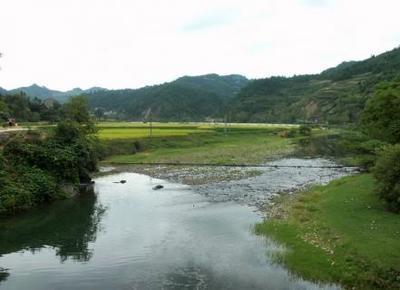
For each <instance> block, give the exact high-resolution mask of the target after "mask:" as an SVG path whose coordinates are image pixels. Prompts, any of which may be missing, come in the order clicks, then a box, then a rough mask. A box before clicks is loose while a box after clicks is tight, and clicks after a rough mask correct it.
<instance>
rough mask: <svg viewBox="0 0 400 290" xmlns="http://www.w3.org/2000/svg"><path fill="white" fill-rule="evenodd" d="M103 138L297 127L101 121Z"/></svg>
mask: <svg viewBox="0 0 400 290" xmlns="http://www.w3.org/2000/svg"><path fill="white" fill-rule="evenodd" d="M97 126H98V128H99V138H100V139H101V140H113V139H135V138H145V137H150V136H151V137H176V136H187V135H190V134H198V133H203V134H204V133H215V132H221V131H224V132H225V128H226V131H227V132H228V133H229V131H235V132H237V131H238V130H240V131H241V132H244V131H249V132H256V131H254V130H260V129H274V128H295V127H297V125H291V124H244V123H234V124H233V123H228V124H226V125H225V124H223V123H193V122H188V123H174V122H171V123H160V122H153V123H152V125H151V127H152V129H150V123H143V122H101V123H98V124H97Z"/></svg>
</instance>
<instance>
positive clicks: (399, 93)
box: [362, 79, 400, 144]
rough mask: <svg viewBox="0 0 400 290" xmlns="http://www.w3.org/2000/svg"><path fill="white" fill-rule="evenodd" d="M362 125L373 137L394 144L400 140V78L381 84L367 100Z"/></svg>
mask: <svg viewBox="0 0 400 290" xmlns="http://www.w3.org/2000/svg"><path fill="white" fill-rule="evenodd" d="M362 125H363V128H364V131H365V132H366V133H367V134H368V135H369V136H371V137H372V138H375V139H379V140H382V141H386V142H389V143H393V144H394V143H398V142H400V79H398V80H396V81H393V82H385V83H383V84H381V85H380V86H379V88H378V89H377V91H376V93H375V94H374V96H373V97H372V98H371V99H370V100H369V101H368V102H367V105H366V107H365V109H364V112H363V114H362Z"/></svg>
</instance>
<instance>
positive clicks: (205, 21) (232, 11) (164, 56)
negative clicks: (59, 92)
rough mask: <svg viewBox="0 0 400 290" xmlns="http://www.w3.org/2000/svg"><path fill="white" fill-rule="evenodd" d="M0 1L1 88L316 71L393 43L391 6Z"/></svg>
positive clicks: (397, 6)
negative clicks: (2, 55) (207, 74)
mask: <svg viewBox="0 0 400 290" xmlns="http://www.w3.org/2000/svg"><path fill="white" fill-rule="evenodd" d="M1 1H2V2H1V12H0V13H1V15H0V16H1V17H0V35H1V38H0V52H3V53H4V57H2V58H0V66H1V68H2V70H1V71H0V86H1V87H5V88H14V87H18V86H24V85H29V84H31V83H38V84H40V85H45V86H47V87H50V88H54V89H70V88H72V87H77V86H80V87H83V88H87V87H92V86H103V87H109V88H125V87H140V86H144V85H151V84H156V83H162V82H165V81H171V80H173V79H175V78H177V77H179V76H182V75H196V74H205V73H219V74H231V73H241V74H244V75H246V76H248V77H250V78H261V77H267V76H271V75H293V74H302V73H317V72H320V71H322V70H323V69H326V68H328V67H330V66H334V65H337V64H338V63H340V62H342V61H345V60H359V59H363V58H367V57H369V56H370V55H371V54H378V53H382V52H384V51H386V50H389V49H392V48H393V47H396V46H398V45H399V44H400V34H399V31H398V30H399V29H398V27H400V17H398V15H397V14H398V11H400V1H398V0H380V1H376V0H352V1H348V0H335V1H333V0H326V1H317V0H247V1H243V0H218V1H215V0H202V1H198V0H185V1H182V0H169V1H164V0H152V1H145V0H135V1H132V0H113V1H110V0H85V1H81V0H57V1H54V0H35V1H32V0H1ZM21 7H24V9H21ZM15 15H18V17H15Z"/></svg>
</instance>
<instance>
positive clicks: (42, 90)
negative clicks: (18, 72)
mask: <svg viewBox="0 0 400 290" xmlns="http://www.w3.org/2000/svg"><path fill="white" fill-rule="evenodd" d="M104 90H105V89H103V88H99V87H93V88H90V89H87V90H82V89H80V88H74V89H72V90H69V91H66V92H62V91H57V90H51V89H48V88H46V87H45V86H39V85H37V84H33V85H31V86H28V87H20V88H16V89H13V90H9V91H7V90H5V89H3V88H0V95H17V94H20V93H24V94H25V95H27V96H28V97H32V98H38V99H40V100H46V99H54V100H56V101H58V102H61V103H64V102H65V101H67V100H68V99H69V98H70V97H71V96H77V95H81V94H85V93H91V92H97V91H104Z"/></svg>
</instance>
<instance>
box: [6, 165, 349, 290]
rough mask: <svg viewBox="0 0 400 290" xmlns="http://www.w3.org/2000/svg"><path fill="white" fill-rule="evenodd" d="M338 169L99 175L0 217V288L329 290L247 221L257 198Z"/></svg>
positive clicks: (253, 219) (252, 218)
mask: <svg viewBox="0 0 400 290" xmlns="http://www.w3.org/2000/svg"><path fill="white" fill-rule="evenodd" d="M298 161H299V160H297V161H296V162H298ZM300 161H301V160H300ZM282 162H286V163H287V162H289V163H290V162H293V160H291V161H287V160H286V161H282ZM307 162H311V163H312V162H313V161H310V160H308V161H307ZM315 162H317V163H315ZM318 162H328V161H321V160H317V161H314V163H312V164H319V163H318ZM286 163H284V164H286ZM275 164H276V163H275ZM278 164H280V163H278ZM324 164H327V163H324ZM293 170H297V171H296V174H294V173H293V172H294V171H293ZM346 174H349V171H346V170H342V169H329V168H325V169H316V168H308V169H307V168H304V169H302V170H301V172H299V171H298V169H296V168H294V169H293V168H281V169H268V170H265V171H264V172H263V173H262V174H261V175H258V176H255V177H250V178H247V179H241V180H233V181H229V182H228V181H227V182H219V183H213V184H210V185H209V186H206V185H204V184H203V185H200V186H191V185H184V184H182V183H178V182H172V181H167V180H166V179H157V178H154V177H150V176H148V175H144V174H137V173H131V172H122V173H118V174H111V175H106V176H103V177H99V178H97V179H96V180H95V187H94V192H87V193H83V194H82V195H80V196H79V197H76V198H73V199H70V200H65V201H59V202H56V203H54V204H52V205H50V206H44V207H42V208H39V209H36V210H33V211H30V212H28V213H25V214H22V215H20V216H17V217H14V218H9V219H6V220H3V221H2V222H1V224H0V230H1V234H0V238H1V239H0V255H1V257H0V269H2V271H0V288H1V289H30V290H34V289H57V290H58V289H339V287H338V286H336V285H324V284H315V283H312V282H309V281H304V280H303V279H301V278H300V277H296V276H294V275H292V274H291V273H289V272H288V271H287V270H286V269H285V268H283V267H282V266H280V265H278V264H276V263H273V262H272V261H271V258H270V257H271V254H272V255H273V253H276V252H277V251H283V250H285V249H283V248H282V247H280V246H279V245H277V244H275V243H274V242H272V241H271V240H269V239H267V238H265V237H260V236H257V235H255V234H254V233H253V226H254V225H255V224H256V223H258V222H260V221H262V218H263V215H262V213H261V211H259V210H258V208H257V204H259V203H260V200H261V199H262V198H266V199H267V197H268V196H273V195H274V194H276V193H277V192H278V191H279V190H284V191H290V189H295V188H297V187H301V186H305V185H307V184H310V183H325V182H327V181H329V180H331V179H334V178H337V177H339V176H342V175H346ZM273 176H275V178H273ZM300 176H302V177H300ZM277 178H279V182H276V179H277ZM120 180H126V183H116V182H118V181H120ZM274 180H275V181H274ZM159 184H161V185H163V186H164V188H163V189H161V190H153V189H152V188H153V187H154V186H155V185H159ZM228 189H229V190H228ZM229 192H231V195H230V194H229ZM227 196H231V198H227ZM239 196H240V197H243V198H238V197H239Z"/></svg>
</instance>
